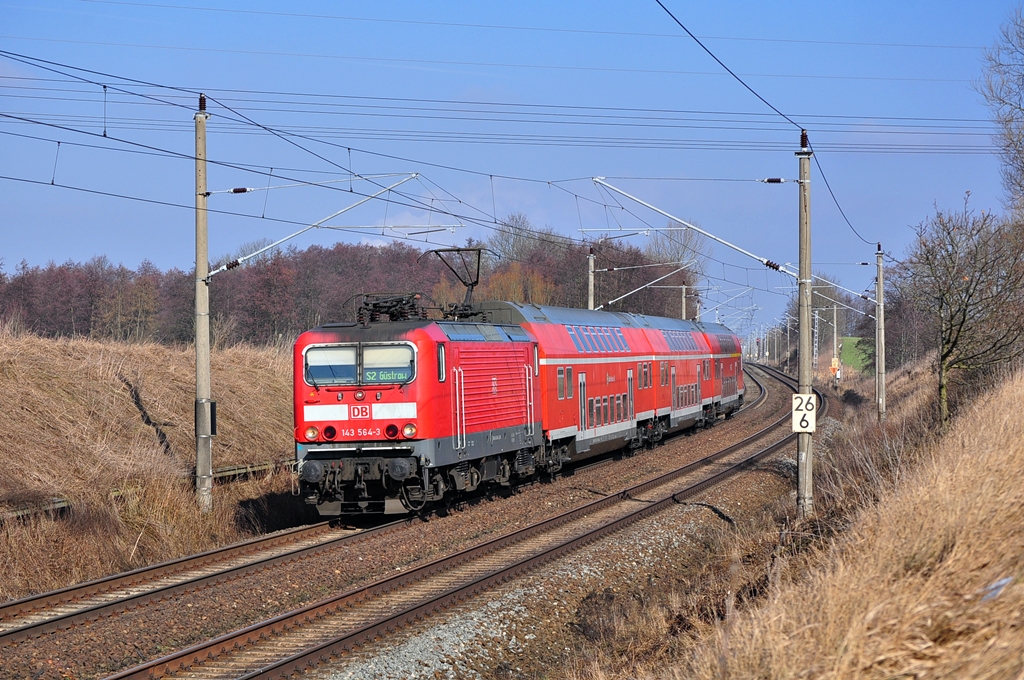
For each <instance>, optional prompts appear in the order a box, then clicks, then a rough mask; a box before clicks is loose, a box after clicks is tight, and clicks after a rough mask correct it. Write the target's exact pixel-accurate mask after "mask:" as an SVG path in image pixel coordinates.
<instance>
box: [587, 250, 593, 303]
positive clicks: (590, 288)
mask: <svg viewBox="0 0 1024 680" xmlns="http://www.w3.org/2000/svg"><path fill="white" fill-rule="evenodd" d="M587 270H588V272H587V276H588V278H587V291H588V295H587V309H593V308H594V249H593V248H591V249H590V255H587Z"/></svg>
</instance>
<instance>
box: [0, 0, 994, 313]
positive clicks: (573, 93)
mask: <svg viewBox="0 0 1024 680" xmlns="http://www.w3.org/2000/svg"><path fill="white" fill-rule="evenodd" d="M665 4H666V6H667V7H668V8H669V9H670V10H672V12H673V13H674V14H675V15H676V17H677V18H678V19H679V20H680V21H681V22H682V23H684V24H685V25H686V26H687V28H689V29H690V31H692V32H693V33H694V34H695V35H696V36H697V37H698V38H700V39H701V41H702V42H704V44H705V45H706V46H707V47H708V48H709V49H710V50H711V51H713V52H714V53H715V54H716V55H717V56H718V57H719V58H720V59H721V60H722V61H723V62H724V63H725V64H726V65H728V66H729V68H730V69H732V70H733V71H734V72H736V73H737V74H739V75H740V76H741V77H742V78H743V80H744V81H746V82H747V83H748V84H749V85H750V86H751V87H752V88H753V89H754V90H756V91H757V92H758V93H759V94H760V95H761V96H763V97H764V98H765V99H766V100H768V101H769V102H770V103H771V104H772V105H773V106H774V107H776V108H778V109H779V110H781V111H782V112H784V113H785V114H786V115H787V116H789V117H790V118H792V119H793V120H794V121H796V122H797V123H799V124H800V125H802V126H804V127H806V128H807V129H808V131H809V134H810V138H811V143H812V145H813V146H814V148H815V151H816V156H817V160H818V161H819V162H820V163H821V167H822V169H823V170H824V172H825V176H826V177H827V179H828V182H829V184H830V185H831V187H832V189H833V191H834V192H835V195H836V197H837V199H838V201H839V203H840V205H841V206H842V208H843V210H844V211H845V213H846V216H847V217H848V218H849V219H850V221H851V222H852V224H853V227H854V228H855V229H856V230H857V232H859V233H860V235H861V236H862V237H863V240H862V239H861V238H859V237H858V236H857V235H856V234H854V232H853V230H851V228H850V227H849V226H848V225H847V224H846V222H845V221H844V219H843V218H842V216H841V215H840V213H839V211H838V209H837V207H836V205H835V203H834V202H833V201H832V199H831V197H830V196H829V193H828V191H827V189H826V187H825V184H824V182H823V181H822V176H821V174H820V173H819V172H818V169H817V167H815V168H814V169H813V172H812V222H813V258H814V261H815V270H816V271H820V272H824V273H827V274H829V275H830V276H834V277H836V278H838V279H839V281H840V282H841V283H842V284H843V285H845V286H847V287H849V288H851V289H854V290H862V289H864V288H865V287H868V286H869V285H870V284H871V281H872V279H873V276H874V268H873V267H857V266H850V265H849V263H852V262H861V261H871V262H873V254H874V250H875V247H874V243H875V242H876V241H881V242H882V244H883V247H884V248H885V250H886V251H888V252H891V253H892V254H893V255H894V256H896V257H900V256H902V255H903V253H904V252H905V249H906V247H907V245H908V244H909V243H910V241H911V240H912V236H913V232H912V227H913V225H916V224H918V223H919V222H921V221H922V220H924V219H927V218H928V216H929V215H930V214H932V213H933V211H934V208H935V206H938V207H940V208H943V209H958V208H960V207H962V205H963V196H964V192H966V191H970V192H971V199H970V204H971V205H972V206H973V207H974V208H975V209H978V210H982V209H986V210H988V209H995V210H998V209H1000V207H1001V201H1002V189H1001V185H1000V180H999V165H998V159H997V158H996V156H995V154H994V147H993V145H992V139H991V133H992V126H991V124H990V123H989V122H988V111H987V109H986V108H985V106H984V105H983V103H982V101H981V98H980V96H979V95H978V94H977V93H976V92H975V91H974V89H973V88H972V82H974V81H977V80H978V79H979V78H980V77H981V75H982V68H983V62H982V52H983V50H984V48H985V47H988V46H990V45H991V44H992V43H993V42H994V41H995V39H996V37H997V35H998V31H999V27H1000V24H1001V23H1002V22H1003V21H1005V20H1006V18H1007V16H1008V15H1009V12H1010V10H1011V9H1012V5H1010V4H1008V3H1002V2H977V3H971V4H970V6H969V8H968V6H967V5H966V4H964V3H954V2H928V3H924V2H903V3H881V2H862V3H821V2H792V3H753V2H718V3H682V2H672V1H671V0H665ZM0 7H2V9H0V16H2V17H3V21H2V22H0V50H3V51H5V52H6V53H12V54H13V55H24V56H27V57H29V59H23V58H22V57H14V58H11V54H9V55H8V56H7V57H0V113H3V114H5V116H4V117H0V144H2V149H3V151H2V153H0V176H3V177H4V178H7V179H3V180H0V219H2V220H3V224H2V228H0V258H2V261H3V267H4V270H5V271H7V272H8V273H11V272H13V271H14V270H15V268H16V266H17V265H18V263H19V262H21V261H22V260H25V261H27V262H28V263H29V264H30V265H42V264H45V263H47V262H49V261H55V262H58V263H59V262H63V261H67V260H73V261H84V260H87V259H90V258H92V257H95V256H100V255H102V256H106V257H107V258H109V259H110V260H111V261H113V262H115V263H118V262H120V263H124V264H125V265H127V266H130V267H135V266H137V265H138V264H139V263H140V262H141V261H143V260H147V259H148V260H150V261H151V262H153V263H154V264H156V265H157V266H158V267H160V268H162V269H167V268H170V267H178V268H181V269H188V268H191V267H192V264H193V260H194V215H193V213H192V211H191V210H189V209H187V206H190V205H192V203H193V193H194V174H193V163H192V162H191V161H189V160H188V158H187V156H188V155H190V154H191V153H192V150H193V148H194V147H193V144H194V142H193V122H192V114H193V111H194V109H195V105H196V97H195V93H196V92H199V91H202V92H206V93H208V94H209V95H210V96H211V102H210V107H209V108H210V111H211V114H212V117H211V119H210V121H209V125H208V153H209V157H210V159H211V160H215V161H218V162H219V163H218V164H214V165H211V166H210V180H209V187H210V189H211V190H215V191H216V190H223V189H229V188H232V187H236V186H248V187H259V188H261V189H263V188H265V187H267V186H278V185H287V184H294V183H296V182H299V181H302V182H326V181H334V183H333V184H329V185H326V186H323V185H320V186H301V187H291V188H281V189H273V190H271V191H258V192H253V193H250V194H244V195H231V194H215V195H213V196H211V198H210V207H211V209H214V210H219V211H224V212H223V213H214V214H212V215H211V216H210V254H211V259H216V258H218V257H219V256H222V255H226V254H228V253H236V252H238V251H239V250H240V249H244V247H245V245H246V244H248V243H252V242H255V241H259V240H276V239H278V238H281V237H283V236H285V235H287V234H289V233H291V232H294V231H296V230H298V229H299V228H301V226H302V225H304V224H310V223H313V222H316V221H318V220H320V219H322V218H324V217H326V216H327V215H330V214H331V213H333V212H335V211H337V210H340V209H342V208H344V207H346V206H348V205H350V204H351V203H353V202H354V201H355V200H357V199H358V198H360V196H359V195H358V194H359V193H362V194H365V193H370V192H372V191H375V190H376V189H377V188H379V186H380V184H377V185H375V184H374V183H375V182H376V183H382V184H384V185H386V184H387V183H389V182H392V181H397V179H395V180H388V179H384V178H378V179H374V180H370V181H368V180H357V181H355V182H353V184H352V189H353V190H354V193H349V191H348V189H349V184H348V182H347V180H345V178H346V177H347V174H346V173H347V172H348V170H349V169H351V170H354V171H355V172H356V173H359V174H360V175H364V176H365V175H369V174H389V173H411V172H416V173H420V178H419V179H416V180H413V181H410V182H408V183H406V184H405V185H403V190H404V194H403V195H398V194H391V195H390V199H391V200H376V201H371V202H369V203H367V204H365V205H364V206H361V207H360V208H358V209H356V210H353V211H351V212H348V213H346V214H345V215H344V216H342V217H339V218H337V219H336V220H334V221H333V222H331V223H330V224H334V225H348V226H352V225H386V226H408V227H410V228H409V229H405V230H404V232H409V231H415V230H417V229H415V228H413V227H415V226H416V225H426V224H428V223H429V224H430V225H438V224H442V225H449V224H459V223H461V224H462V225H464V226H462V227H461V228H458V229H456V230H455V231H454V232H451V231H440V232H432V233H430V234H426V235H422V234H421V235H418V236H417V237H416V238H428V239H430V240H432V241H433V242H436V243H445V244H450V243H455V242H462V241H464V240H465V239H466V238H467V237H470V236H472V237H476V238H486V237H487V236H488V234H489V233H490V232H489V231H488V229H487V224H488V223H491V224H493V219H494V217H495V215H496V216H497V217H498V218H503V217H505V216H506V215H508V214H509V213H511V212H522V213H524V214H526V215H527V216H528V217H529V218H530V220H531V221H532V222H533V223H534V224H535V225H536V226H539V227H548V228H552V229H554V230H556V231H559V232H561V233H564V234H566V235H569V236H572V237H574V238H580V237H581V236H582V235H583V234H582V233H581V232H580V228H581V225H582V227H583V228H585V229H608V230H610V233H612V232H614V233H612V235H615V236H620V235H622V234H630V233H636V232H641V233H639V234H638V235H636V236H630V237H627V240H628V241H629V242H631V243H635V244H636V245H639V246H642V245H643V243H644V239H645V236H644V235H643V233H642V232H643V231H644V230H646V229H649V228H650V227H660V226H664V224H665V219H664V218H663V217H660V216H658V215H656V214H654V213H651V212H649V211H646V210H644V209H643V208H641V207H640V206H638V205H636V204H632V203H630V202H629V201H627V200H625V199H618V200H619V201H621V207H620V205H619V203H618V202H617V201H616V199H613V198H612V196H611V195H610V194H608V193H605V192H602V191H601V190H599V189H598V188H597V187H596V186H595V185H594V183H593V182H592V181H590V179H589V178H591V177H594V176H605V177H608V178H609V180H608V181H609V182H610V183H612V184H614V185H616V186H618V187H620V188H622V189H624V190H625V191H628V192H629V193H631V194H634V195H635V196H637V197H640V198H642V199H644V200H645V201H647V202H649V203H652V204H654V205H656V206H658V207H659V208H661V209H663V210H665V211H667V212H669V213H671V214H673V215H676V216H678V217H681V218H683V219H686V220H689V221H692V222H695V223H697V224H699V225H700V226H701V227H703V228H704V229H706V230H708V231H710V232H712V233H714V234H716V235H717V236H720V237H722V238H724V239H726V240H729V241H731V242H734V243H736V244H738V245H740V246H741V247H743V248H745V249H747V250H750V251H752V252H754V253H756V254H758V255H761V256H763V257H766V258H768V259H771V260H773V261H776V262H782V263H786V262H792V263H795V262H796V260H797V252H796V250H797V185H796V184H783V185H781V186H779V185H766V184H763V183H758V182H755V181H752V180H755V179H758V178H764V177H785V178H795V177H796V175H797V161H796V159H795V157H794V155H793V154H794V152H795V151H796V150H797V146H798V141H799V131H798V129H797V128H796V127H794V126H793V125H792V124H790V123H789V122H787V121H785V120H784V119H783V118H782V117H780V116H778V115H777V114H775V113H773V112H772V111H771V109H769V108H768V107H767V106H765V105H764V104H763V103H762V102H760V101H758V100H757V98H755V97H754V95H752V94H751V93H750V92H749V91H747V90H746V89H744V88H743V86H742V85H740V83H738V82H737V81H736V80H734V79H733V78H731V77H730V76H729V75H728V74H726V73H725V72H724V70H723V69H722V68H721V67H720V66H719V65H718V64H717V63H715V62H714V61H713V60H712V58H711V57H710V56H708V54H707V53H706V52H704V51H703V50H702V49H701V47H700V46H699V45H697V43H696V42H695V41H694V40H692V39H691V38H689V37H688V36H687V35H686V34H685V33H684V32H683V31H682V29H680V28H679V27H678V26H677V25H676V24H675V23H674V22H673V21H672V19H671V18H670V17H669V16H668V15H667V14H666V13H665V12H664V11H663V10H662V9H661V8H660V7H659V6H658V4H657V3H656V2H654V0H651V1H650V2H646V1H645V2H630V3H624V2H623V3H610V2H590V3H581V2H563V3H551V2H547V3H538V2H517V3H479V2H477V3H468V2H446V3H413V2H392V3H386V4H385V3H372V4H368V3H355V2H333V3H328V2H307V3H302V4H295V3H270V2H249V3H244V4H243V3H228V2H219V3H195V2H190V1H189V0H164V1H163V2H151V1H149V0H146V1H139V2H135V1H125V2H115V1H107V0H70V1H60V2H56V1H53V0H40V1H34V2H31V3H30V2H17V1H14V2H4V3H3V4H2V6H0ZM36 60H45V61H48V62H52V63H49V64H44V63H42V62H40V61H36ZM69 67H75V68H77V69H85V70H86V71H82V70H74V68H69ZM87 71H91V73H90V72H87ZM103 85H106V86H107V90H106V95H105V97H104V91H103V87H102V86H103ZM104 100H105V101H104ZM12 116H13V117H12ZM241 116H244V117H245V118H246V119H248V120H247V121H246V120H243V119H242V118H241ZM261 126H263V127H261ZM104 127H105V129H106V135H107V136H106V137H105V138H104V137H103V132H104ZM264 128H273V129H275V130H279V131H283V132H284V133H287V134H282V135H274V134H271V133H270V132H268V131H267V130H266V129H264ZM288 135H293V136H288ZM294 135H298V136H294ZM58 141H60V142H61V145H60V150H59V153H58V151H57V143H56V142H58ZM140 152H141V153H140ZM175 154H179V155H178V156H175ZM182 156H184V157H182ZM244 168H247V169H248V170H246V169H244ZM271 169H273V174H272V176H270V174H269V173H270V171H271ZM339 179H340V180H342V181H340V182H339V181H337V180H339ZM51 180H52V181H53V183H54V186H51V185H50V182H51ZM565 180H571V181H565ZM58 185H61V186H58ZM70 187H74V188H70ZM76 189H84V190H87V191H79V190H76ZM90 192H92V193H90ZM96 192H100V193H96ZM102 194H115V195H116V196H113V195H102ZM123 197H132V198H138V199H144V200H143V201H137V200H131V199H129V198H123ZM385 197H388V195H387V194H385ZM147 201H148V202H147ZM168 204H169V205H168ZM178 205H180V206H185V208H181V207H175V206H178ZM622 207H626V208H628V211H626V210H623V209H622ZM429 208H434V209H435V212H434V213H431V212H430V210H429ZM444 209H447V210H449V211H450V212H452V213H455V214H456V216H454V217H453V216H451V215H444V214H440V213H439V212H436V211H443V210H444ZM229 213H230V214H229ZM620 229H621V230H622V231H618V230H620ZM400 233H403V232H402V230H399V231H394V230H385V232H384V234H383V235H381V233H380V231H377V232H376V233H375V234H373V235H368V234H353V233H346V232H341V231H336V230H324V229H319V230H313V231H310V232H308V233H307V234H304V235H303V236H300V237H299V238H297V239H296V240H295V241H293V243H294V244H295V245H296V246H298V247H305V246H308V245H310V244H312V243H322V244H330V243H333V242H335V241H336V240H339V239H342V240H349V241H359V240H367V239H369V240H370V242H386V241H387V238H388V235H398V234H400ZM585 233H586V235H587V236H591V237H592V236H594V235H595V232H585ZM865 241H867V242H869V243H865ZM418 245H421V246H422V245H423V244H418ZM707 273H708V281H707V283H708V285H709V287H710V290H709V291H708V294H707V298H708V300H709V306H712V305H714V304H716V302H720V301H723V300H726V299H729V298H734V299H732V300H731V301H730V302H729V303H728V304H726V305H725V306H723V307H722V308H721V313H722V315H723V319H724V320H726V321H729V322H730V323H733V324H734V325H735V326H738V327H742V326H743V325H745V324H746V323H747V322H748V321H749V320H750V319H751V318H753V320H754V321H755V322H758V323H768V322H770V321H771V320H772V319H773V318H775V317H777V316H778V315H779V314H780V313H781V311H782V309H783V307H784V305H785V302H786V295H787V294H788V289H789V286H790V283H791V282H790V281H789V280H788V279H786V278H784V277H782V276H780V275H778V274H772V273H767V272H766V271H765V270H764V268H763V267H761V266H760V265H759V264H757V263H756V262H754V261H752V260H749V259H745V258H743V257H742V256H740V255H737V254H734V253H731V252H729V251H728V250H726V249H724V248H722V247H720V246H716V247H715V248H714V249H713V259H712V261H711V262H709V264H708V268H707ZM753 308H756V309H755V310H754V312H753V316H751V314H750V310H751V309H753Z"/></svg>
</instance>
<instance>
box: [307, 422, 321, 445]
mask: <svg viewBox="0 0 1024 680" xmlns="http://www.w3.org/2000/svg"><path fill="white" fill-rule="evenodd" d="M319 434H320V430H318V429H316V428H315V427H313V426H312V425H310V426H309V427H307V428H306V439H308V440H309V441H313V440H314V439H316V438H317V436H318V435H319Z"/></svg>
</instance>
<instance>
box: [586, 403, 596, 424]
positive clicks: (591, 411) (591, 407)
mask: <svg viewBox="0 0 1024 680" xmlns="http://www.w3.org/2000/svg"><path fill="white" fill-rule="evenodd" d="M587 429H588V430H592V429H594V400H593V398H591V399H587Z"/></svg>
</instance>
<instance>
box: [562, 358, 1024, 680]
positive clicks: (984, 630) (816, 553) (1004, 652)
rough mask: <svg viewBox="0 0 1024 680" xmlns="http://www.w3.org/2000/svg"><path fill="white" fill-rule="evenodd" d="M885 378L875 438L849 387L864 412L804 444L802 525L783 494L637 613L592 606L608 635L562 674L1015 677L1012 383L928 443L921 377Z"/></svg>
mask: <svg viewBox="0 0 1024 680" xmlns="http://www.w3.org/2000/svg"><path fill="white" fill-rule="evenodd" d="M890 378H891V380H890V381H889V383H888V397H889V399H888V405H889V409H890V410H889V414H888V420H887V423H886V427H885V428H884V429H881V428H879V427H878V426H877V423H876V416H875V411H874V405H873V403H872V397H873V383H872V381H871V380H866V381H863V382H862V383H861V384H856V385H852V386H853V387H854V388H855V389H856V390H857V391H859V393H860V394H861V395H862V396H863V397H866V399H865V400H864V401H863V402H862V403H861V404H860V405H859V406H856V405H855V404H856V402H857V399H856V398H852V399H850V400H848V401H847V402H846V403H847V405H846V406H842V405H840V406H839V409H838V410H837V411H833V412H832V415H833V417H837V418H839V419H841V420H842V421H843V423H844V425H843V428H842V430H841V431H840V432H839V433H838V434H837V435H836V436H835V437H834V438H833V439H832V441H831V442H829V443H828V445H827V446H820V448H818V449H816V465H817V467H816V468H815V476H816V484H817V487H816V492H817V493H816V509H817V510H818V517H817V519H816V520H815V521H813V522H806V523H802V524H801V523H796V522H794V521H793V508H792V507H791V506H792V503H791V501H790V500H789V499H783V500H782V501H780V502H779V504H778V505H776V506H774V507H771V506H766V507H765V509H764V510H765V511H764V513H763V515H762V516H761V517H759V518H758V517H753V518H751V519H750V520H748V521H747V522H743V523H738V524H737V526H736V527H735V528H730V527H726V526H724V525H722V526H718V527H710V528H708V529H706V530H705V531H704V533H703V534H702V535H700V536H698V537H697V540H699V541H702V542H703V549H704V551H705V552H704V554H705V555H706V556H707V558H706V560H704V561H702V562H701V563H698V564H694V565H693V566H692V567H690V568H688V569H686V570H685V573H679V574H676V575H675V582H674V583H672V584H671V587H670V588H669V589H668V590H667V591H666V592H665V593H664V594H663V595H660V596H656V597H653V598H650V601H643V602H642V600H644V599H645V598H644V597H643V596H640V595H639V594H638V593H636V592H634V593H631V594H630V593H620V594H619V595H617V597H616V598H614V599H613V600H610V601H607V602H605V603H604V604H605V605H606V606H605V609H604V611H603V612H602V613H601V615H600V616H598V615H596V614H593V615H590V616H589V617H587V619H586V620H594V621H606V622H608V623H606V625H603V626H598V628H599V631H598V634H597V635H592V636H590V637H589V638H588V637H587V636H584V635H577V637H576V646H575V651H574V653H573V654H572V655H571V658H570V659H569V660H568V662H567V664H566V665H565V666H564V667H563V668H562V670H561V671H560V672H559V673H560V674H561V675H562V676H565V677H570V678H573V679H574V680H611V679H612V678H615V679H618V678H638V677H642V678H674V679H675V678H691V677H693V678H723V679H724V678H819V677H821V678H824V677H828V678H833V677H840V678H842V677H851V678H852V677H857V678H860V677H878V678H883V677H884V678H904V677H906V678H910V677H913V678H941V677H957V678H960V677H969V678H1016V679H1017V680H1020V679H1021V678H1022V677H1024V672H1022V668H1024V629H1022V628H1024V613H1022V612H1024V606H1022V605H1024V585H1021V579H1022V577H1024V570H1022V567H1024V524H1022V520H1024V491H1022V489H1021V486H1020V484H1019V481H1018V480H1019V478H1020V471H1021V469H1022V467H1024V445H1022V444H1021V442H1022V439H1024V438H1022V435H1024V422H1022V421H1020V420H1019V419H1017V418H1015V417H1014V416H1013V415H1012V410H1008V409H1006V408H1005V407H1006V405H1013V404H1017V403H1019V402H1020V401H1021V399H1024V379H1014V380H1009V381H1008V382H1007V383H1006V384H1005V385H1002V386H1000V387H999V388H997V389H994V390H992V391H990V392H989V393H987V394H985V398H984V399H983V400H979V402H978V405H977V406H974V407H964V409H963V412H962V414H961V416H960V419H959V421H958V424H957V425H956V427H955V428H954V429H953V430H952V431H951V432H950V434H949V435H948V436H947V437H945V438H943V439H942V440H941V441H940V439H939V436H938V433H937V428H936V427H935V426H934V417H933V414H934V413H935V409H934V398H933V393H934V379H933V377H932V375H931V373H930V372H929V371H928V369H927V368H926V366H924V365H922V366H919V367H917V368H914V369H909V370H901V371H899V372H897V373H895V374H893V375H891V376H890ZM846 387H847V388H849V387H851V385H850V384H849V383H848V384H847V385H846ZM960 399H961V403H966V401H967V397H966V396H963V395H961V397H960ZM992 404H1000V405H1002V409H1001V412H998V411H997V410H996V409H993V408H992V406H991V405H992ZM816 446H817V444H816ZM819 456H820V458H819ZM1006 578H1010V579H1013V580H1012V581H1011V582H1010V584H1009V585H1008V586H1006V587H1004V588H1003V589H1002V590H999V594H998V595H997V596H994V597H989V598H988V599H985V597H986V594H988V593H990V592H993V593H994V592H995V589H994V590H986V589H987V588H989V587H990V586H991V585H992V584H993V583H998V582H999V581H1000V579H1006ZM581 613H582V614H583V615H586V612H582V610H581Z"/></svg>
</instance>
